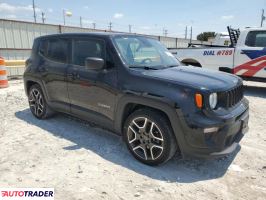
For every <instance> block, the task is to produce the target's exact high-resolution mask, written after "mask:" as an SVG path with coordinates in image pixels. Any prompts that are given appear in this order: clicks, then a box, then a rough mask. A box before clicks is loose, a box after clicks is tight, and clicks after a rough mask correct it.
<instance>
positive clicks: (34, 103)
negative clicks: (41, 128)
mask: <svg viewBox="0 0 266 200" xmlns="http://www.w3.org/2000/svg"><path fill="white" fill-rule="evenodd" d="M28 101H29V106H30V110H31V113H32V114H33V115H34V116H35V117H36V118H38V119H46V118H48V117H51V116H52V115H53V114H54V112H53V111H52V109H51V108H50V107H49V106H48V104H47V103H46V100H45V98H44V95H43V92H42V89H41V87H40V86H39V85H38V84H35V85H33V86H31V88H30V90H29V95H28Z"/></svg>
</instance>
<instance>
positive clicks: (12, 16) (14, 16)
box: [5, 14, 17, 19]
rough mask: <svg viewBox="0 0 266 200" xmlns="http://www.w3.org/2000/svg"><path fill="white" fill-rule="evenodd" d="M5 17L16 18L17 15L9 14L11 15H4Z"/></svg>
mask: <svg viewBox="0 0 266 200" xmlns="http://www.w3.org/2000/svg"><path fill="white" fill-rule="evenodd" d="M5 18H7V19H16V18H17V16H16V15H12V14H11V15H6V16H5Z"/></svg>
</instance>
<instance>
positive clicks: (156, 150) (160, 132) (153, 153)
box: [123, 109, 177, 165]
mask: <svg viewBox="0 0 266 200" xmlns="http://www.w3.org/2000/svg"><path fill="white" fill-rule="evenodd" d="M123 136H124V140H125V141H126V144H127V147H128V149H129V150H130V152H131V153H132V154H133V156H134V157H135V158H136V159H137V160H139V161H141V162H143V163H144V164H148V165H158V164H162V163H164V162H166V161H168V160H169V159H171V158H172V157H173V156H174V154H175V152H176V150H177V143H176V139H175V137H174V134H173V131H172V128H171V126H170V123H169V121H168V119H167V118H166V117H165V116H164V115H163V114H162V113H160V112H157V111H153V110H148V109H141V110H137V111H135V112H134V113H132V114H131V115H130V116H129V117H128V119H127V120H126V122H125V125H124V134H123Z"/></svg>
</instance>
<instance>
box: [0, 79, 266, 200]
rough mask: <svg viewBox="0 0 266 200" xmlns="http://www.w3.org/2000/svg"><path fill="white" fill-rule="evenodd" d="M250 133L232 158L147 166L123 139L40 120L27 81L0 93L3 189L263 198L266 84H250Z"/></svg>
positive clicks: (67, 120) (81, 125) (68, 196)
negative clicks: (26, 88) (31, 106)
mask: <svg viewBox="0 0 266 200" xmlns="http://www.w3.org/2000/svg"><path fill="white" fill-rule="evenodd" d="M245 85H248V86H247V87H245V89H246V91H245V94H246V96H247V98H248V99H249V100H250V124H249V126H250V130H249V132H248V134H247V135H246V136H245V137H244V138H243V140H242V141H241V149H239V151H238V152H236V153H235V154H234V155H230V156H228V157H227V158H223V159H218V160H179V159H178V158H177V157H176V158H174V159H173V160H171V161H170V162H168V163H167V164H165V165H163V166H159V167H149V166H145V165H143V164H141V163H139V162H138V161H136V160H135V159H134V158H133V157H132V156H131V155H130V154H129V152H128V151H127V149H126V146H125V145H124V144H123V142H122V141H121V139H120V138H119V137H118V136H116V135H113V134H110V133H108V131H105V130H102V129H100V128H97V127H93V126H91V125H89V124H87V123H85V122H82V121H79V120H77V119H74V118H71V117H68V116H66V115H57V116H56V117H54V118H52V119H49V120H45V121H39V120H37V119H35V118H34V117H33V116H32V115H31V113H30V111H29V109H28V104H27V99H26V96H25V94H24V90H23V84H22V81H20V80H17V81H10V87H9V88H6V89H1V90H0V111H1V112H0V144H1V151H0V187H54V188H55V195H56V198H55V199H62V200H75V199H77V200H78V199H83V200H87V199H204V200H206V199H224V200H225V199H228V200H229V199H230V200H231V199H252V200H254V199H265V198H266V156H265V155H266V84H263V83H252V82H245Z"/></svg>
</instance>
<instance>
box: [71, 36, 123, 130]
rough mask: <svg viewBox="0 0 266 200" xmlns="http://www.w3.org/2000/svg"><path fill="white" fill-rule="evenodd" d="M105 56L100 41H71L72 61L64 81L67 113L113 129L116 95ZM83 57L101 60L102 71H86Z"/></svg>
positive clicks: (114, 78)
mask: <svg viewBox="0 0 266 200" xmlns="http://www.w3.org/2000/svg"><path fill="white" fill-rule="evenodd" d="M106 55H107V52H106V45H105V42H104V41H103V40H100V39H93V38H90V39H89V38H75V39H73V41H72V61H71V64H70V65H69V67H68V70H67V77H68V78H67V79H68V93H69V99H70V102H71V113H73V114H74V115H78V116H80V117H82V118H85V119H88V120H90V121H94V122H95V123H100V124H101V125H104V126H105V125H106V126H108V127H109V126H112V125H113V119H114V109H115V105H116V101H117V94H118V92H117V89H116V88H117V70H116V68H115V67H114V65H113V64H112V61H110V56H106ZM108 55H109V53H108ZM87 57H97V58H102V59H104V60H105V67H104V69H102V70H90V69H88V68H87V67H86V66H85V59H86V58H87ZM107 61H108V62H107Z"/></svg>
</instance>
